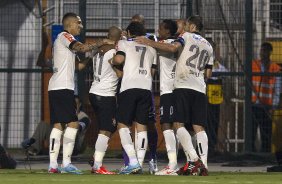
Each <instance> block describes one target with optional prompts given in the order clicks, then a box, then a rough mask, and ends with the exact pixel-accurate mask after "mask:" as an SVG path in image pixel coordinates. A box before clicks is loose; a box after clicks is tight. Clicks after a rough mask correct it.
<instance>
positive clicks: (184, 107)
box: [173, 88, 207, 130]
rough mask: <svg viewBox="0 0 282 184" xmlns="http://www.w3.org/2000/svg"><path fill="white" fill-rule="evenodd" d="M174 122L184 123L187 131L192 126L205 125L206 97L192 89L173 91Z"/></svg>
mask: <svg viewBox="0 0 282 184" xmlns="http://www.w3.org/2000/svg"><path fill="white" fill-rule="evenodd" d="M173 94H174V97H175V111H174V112H175V114H174V119H175V122H180V123H185V127H186V128H187V129H188V130H193V128H192V125H201V126H203V127H206V125H207V97H206V95H205V94H204V93H200V92H198V91H195V90H192V89H182V88H179V89H175V90H174V91H173Z"/></svg>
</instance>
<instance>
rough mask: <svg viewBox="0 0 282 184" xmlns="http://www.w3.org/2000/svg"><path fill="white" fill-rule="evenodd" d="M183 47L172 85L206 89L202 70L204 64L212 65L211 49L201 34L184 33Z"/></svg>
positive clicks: (197, 89) (199, 89) (203, 70)
mask: <svg viewBox="0 0 282 184" xmlns="http://www.w3.org/2000/svg"><path fill="white" fill-rule="evenodd" d="M181 37H182V38H183V39H184V42H185V46H184V49H183V51H182V53H181V55H180V57H179V59H178V60H177V64H176V76H175V82H174V86H175V87H176V88H189V89H193V90H196V91H199V92H202V93H205V91H206V85H205V81H204V72H205V68H206V65H213V49H212V46H211V45H210V43H209V42H208V41H207V40H206V39H205V38H203V37H202V36H201V35H198V34H195V33H188V32H186V33H184V34H183V35H182V36H181Z"/></svg>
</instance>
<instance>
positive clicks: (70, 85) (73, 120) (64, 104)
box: [48, 13, 111, 174]
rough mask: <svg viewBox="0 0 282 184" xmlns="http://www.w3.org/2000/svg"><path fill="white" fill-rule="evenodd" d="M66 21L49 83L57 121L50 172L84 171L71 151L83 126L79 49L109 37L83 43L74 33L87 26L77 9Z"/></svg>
mask: <svg viewBox="0 0 282 184" xmlns="http://www.w3.org/2000/svg"><path fill="white" fill-rule="evenodd" d="M62 22H63V26H64V31H63V32H62V33H60V34H59V35H58V36H57V38H56V40H55V43H54V48H53V58H54V59H53V60H54V63H53V75H52V77H51V79H50V81H49V86H48V95H49V104H50V116H51V124H53V129H52V131H51V134H50V145H49V156H50V165H49V170H48V171H49V173H58V172H59V171H61V172H67V173H73V174H82V172H81V171H80V170H79V169H77V168H76V167H75V166H74V165H73V164H72V163H71V155H72V152H73V148H74V144H75V137H76V134H77V131H78V127H79V124H78V121H77V115H76V109H75V99H74V71H75V56H76V54H75V53H76V52H87V51H90V50H93V49H95V48H97V47H98V46H100V45H102V44H104V43H108V40H103V41H98V42H96V43H91V44H83V43H81V42H79V41H77V40H76V39H75V38H74V36H76V35H79V34H80V31H81V29H82V28H83V26H82V23H81V19H80V17H79V16H77V15H76V14H75V13H67V14H65V15H64V17H63V20H62ZM110 43H111V42H110ZM63 127H66V128H65V132H64V135H63V163H62V168H61V169H59V168H58V162H57V159H58V154H59V149H60V140H61V136H62V134H63V130H64V128H63Z"/></svg>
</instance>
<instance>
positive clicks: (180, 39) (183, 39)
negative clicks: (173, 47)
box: [172, 33, 188, 47]
mask: <svg viewBox="0 0 282 184" xmlns="http://www.w3.org/2000/svg"><path fill="white" fill-rule="evenodd" d="M187 34H188V33H184V34H181V35H179V36H178V38H177V39H176V40H175V41H174V42H179V43H180V44H181V45H182V47H184V45H185V42H187V37H188V36H187ZM172 43H173V42H172Z"/></svg>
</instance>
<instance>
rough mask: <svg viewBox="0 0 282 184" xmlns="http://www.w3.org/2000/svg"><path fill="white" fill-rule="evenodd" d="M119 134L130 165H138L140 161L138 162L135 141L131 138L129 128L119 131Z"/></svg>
mask: <svg viewBox="0 0 282 184" xmlns="http://www.w3.org/2000/svg"><path fill="white" fill-rule="evenodd" d="M118 132H119V136H120V141H121V145H122V147H123V149H124V150H125V152H126V154H127V156H128V158H129V164H130V165H135V164H137V163H138V160H137V157H136V152H135V149H134V146H133V141H132V138H131V136H130V130H129V128H121V129H119V131H118Z"/></svg>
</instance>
